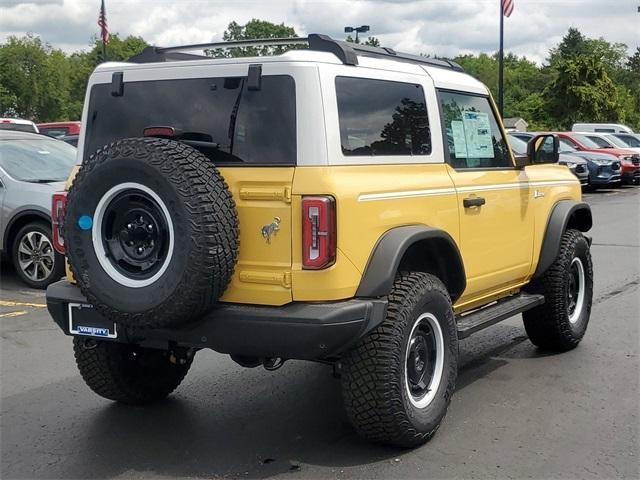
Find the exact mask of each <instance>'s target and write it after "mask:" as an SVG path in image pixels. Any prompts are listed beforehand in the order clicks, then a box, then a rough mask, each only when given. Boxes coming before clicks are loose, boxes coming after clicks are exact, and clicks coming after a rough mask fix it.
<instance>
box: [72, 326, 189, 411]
mask: <svg viewBox="0 0 640 480" xmlns="http://www.w3.org/2000/svg"><path fill="white" fill-rule="evenodd" d="M85 340H86V339H84V338H79V337H75V338H74V339H73V352H74V356H75V360H76V365H77V366H78V370H79V371H80V375H81V376H82V378H83V380H84V381H85V383H86V384H87V385H88V386H89V388H91V390H93V391H94V392H95V393H97V394H98V395H100V396H102V397H104V398H107V399H109V400H114V401H116V402H120V403H126V404H130V405H144V404H147V403H152V402H156V401H159V400H162V399H164V398H165V397H167V396H168V395H169V394H170V393H171V392H173V391H174V390H175V389H176V388H177V387H178V385H180V383H181V382H182V380H183V379H184V377H185V375H186V374H187V372H188V371H189V368H190V367H191V363H192V360H191V359H190V360H188V361H187V362H186V363H184V364H171V363H169V362H168V361H167V364H166V365H162V366H161V367H160V368H158V371H157V372H155V374H154V375H147V376H146V377H145V379H144V382H141V381H139V379H136V378H135V377H134V376H133V375H132V372H130V371H127V369H126V367H125V365H124V363H123V362H122V356H121V354H120V352H119V351H118V349H119V348H123V347H124V346H123V345H121V344H118V343H110V342H97V343H96V344H95V346H94V347H93V348H85V346H84V344H85Z"/></svg>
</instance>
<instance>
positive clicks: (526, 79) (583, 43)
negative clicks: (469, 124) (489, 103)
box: [454, 28, 640, 130]
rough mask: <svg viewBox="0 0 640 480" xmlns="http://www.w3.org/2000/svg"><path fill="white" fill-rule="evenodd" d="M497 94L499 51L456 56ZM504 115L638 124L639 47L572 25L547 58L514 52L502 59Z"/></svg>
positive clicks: (540, 126)
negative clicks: (586, 33)
mask: <svg viewBox="0 0 640 480" xmlns="http://www.w3.org/2000/svg"><path fill="white" fill-rule="evenodd" d="M454 60H455V61H456V62H458V63H459V64H460V65H462V67H463V68H464V69H465V70H466V71H467V72H468V73H469V74H471V75H473V76H474V77H476V78H478V79H479V80H480V81H482V82H483V83H485V84H486V85H487V86H488V87H489V89H490V90H491V92H492V94H493V95H494V97H495V96H497V86H498V56H497V54H495V55H491V56H490V55H487V54H485V53H481V54H479V55H462V56H459V57H456V58H455V59H454ZM504 65H505V67H504V68H505V70H504V85H505V92H504V116H505V117H522V118H524V119H525V120H526V121H527V122H528V123H529V128H530V129H531V130H552V129H566V128H570V127H571V125H572V124H573V123H574V122H621V123H626V124H628V125H629V126H631V127H633V128H634V130H638V129H640V49H637V51H636V52H635V53H634V55H632V56H631V57H627V46H626V45H624V44H621V43H613V44H612V43H609V42H607V41H606V40H604V39H602V38H598V39H592V38H587V37H585V36H584V35H582V33H580V32H579V31H578V30H577V29H575V28H570V29H569V31H568V32H567V34H566V35H565V37H564V38H563V39H562V41H561V42H560V44H558V46H557V47H555V48H553V49H551V51H550V52H549V58H548V59H547V64H546V65H543V66H538V65H536V64H535V63H533V62H531V61H529V60H527V59H526V58H525V57H517V56H515V55H513V54H507V55H505V59H504Z"/></svg>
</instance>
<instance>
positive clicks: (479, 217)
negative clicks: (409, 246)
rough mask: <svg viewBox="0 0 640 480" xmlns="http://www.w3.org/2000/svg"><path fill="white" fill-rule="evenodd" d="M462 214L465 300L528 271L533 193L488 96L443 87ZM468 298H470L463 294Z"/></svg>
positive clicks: (511, 282)
mask: <svg viewBox="0 0 640 480" xmlns="http://www.w3.org/2000/svg"><path fill="white" fill-rule="evenodd" d="M439 99H440V106H441V110H442V117H443V125H444V129H445V136H446V138H447V142H445V143H446V145H445V147H446V148H447V149H448V153H447V157H448V164H449V165H448V169H449V174H450V176H451V178H452V180H453V183H454V186H455V189H456V196H457V201H458V211H459V218H460V243H461V251H462V258H463V260H464V266H465V270H466V275H467V288H466V290H465V295H464V297H465V299H466V300H473V299H474V298H477V297H481V296H484V295H487V294H490V293H492V292H497V291H499V290H505V289H508V288H509V287H510V286H514V285H516V284H518V283H520V282H522V281H523V280H524V279H525V278H526V277H527V275H528V273H529V270H530V267H531V262H532V253H533V211H532V205H531V204H530V202H531V199H532V195H533V194H532V193H531V192H530V186H529V181H528V179H527V175H526V172H525V171H524V170H516V169H515V167H514V164H513V160H512V156H511V153H510V149H509V146H508V144H507V142H506V140H505V136H504V132H503V130H502V129H501V128H500V127H499V123H498V122H497V120H496V115H495V112H494V110H493V108H492V103H491V102H490V100H489V97H487V96H481V95H475V94H468V93H460V92H451V91H440V92H439ZM463 302H464V299H463Z"/></svg>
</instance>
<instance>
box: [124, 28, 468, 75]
mask: <svg viewBox="0 0 640 480" xmlns="http://www.w3.org/2000/svg"><path fill="white" fill-rule="evenodd" d="M292 44H294V45H297V44H309V49H310V50H314V51H316V52H329V53H333V54H334V55H335V56H336V57H338V59H339V60H340V61H341V62H342V63H343V64H345V65H354V66H355V65H358V55H361V56H366V57H373V58H386V59H389V60H397V61H401V62H408V63H418V64H422V65H429V66H432V67H440V68H448V69H451V70H456V71H459V72H464V69H463V68H462V67H461V66H460V65H458V64H457V63H456V62H453V61H451V60H445V59H436V58H429V57H422V56H420V55H413V54H410V53H402V52H396V51H395V50H393V49H392V48H387V47H370V46H368V45H362V44H359V43H351V42H343V41H341V40H334V39H333V38H331V37H329V36H328V35H322V34H318V33H312V34H310V35H309V36H308V37H291V38H264V39H259V40H238V41H231V42H213V43H196V44H191V45H177V46H174V47H147V48H145V49H144V50H143V51H142V52H141V53H139V54H137V55H134V56H133V57H131V58H129V60H128V61H130V62H135V63H149V62H166V61H171V60H196V59H203V58H209V57H206V56H203V55H193V54H188V53H182V52H183V51H185V50H204V49H214V48H225V49H227V48H237V47H263V46H269V45H292Z"/></svg>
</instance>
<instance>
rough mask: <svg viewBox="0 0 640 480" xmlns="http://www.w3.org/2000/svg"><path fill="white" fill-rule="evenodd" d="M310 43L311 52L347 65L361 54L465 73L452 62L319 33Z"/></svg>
mask: <svg viewBox="0 0 640 480" xmlns="http://www.w3.org/2000/svg"><path fill="white" fill-rule="evenodd" d="M308 41H309V48H310V49H311V50H316V51H321V52H331V53H333V54H335V55H336V56H337V57H338V58H339V59H340V60H341V61H342V63H344V64H345V65H357V64H358V54H360V55H362V56H365V57H373V58H387V59H390V60H399V61H402V62H409V63H419V64H423V65H429V66H432V67H440V68H448V69H451V70H456V71H458V72H464V69H463V68H462V67H461V66H460V65H458V64H457V63H456V62H454V61H452V60H445V59H437V58H429V57H421V56H420V55H413V54H411V53H402V52H396V51H395V50H393V49H392V48H387V47H370V46H368V45H362V44H361V43H352V42H343V41H340V40H334V39H333V38H331V37H329V36H327V35H321V34H317V33H312V34H310V35H309V37H308Z"/></svg>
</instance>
